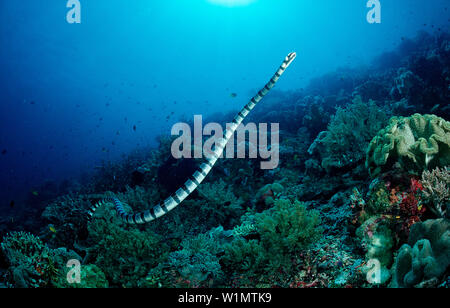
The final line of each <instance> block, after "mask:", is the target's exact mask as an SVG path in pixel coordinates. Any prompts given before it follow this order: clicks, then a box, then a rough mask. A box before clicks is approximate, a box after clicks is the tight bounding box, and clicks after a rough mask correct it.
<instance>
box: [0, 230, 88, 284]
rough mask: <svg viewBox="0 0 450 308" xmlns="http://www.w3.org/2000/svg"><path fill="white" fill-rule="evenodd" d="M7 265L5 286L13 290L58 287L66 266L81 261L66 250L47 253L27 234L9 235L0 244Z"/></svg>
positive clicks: (49, 250) (43, 244)
mask: <svg viewBox="0 0 450 308" xmlns="http://www.w3.org/2000/svg"><path fill="white" fill-rule="evenodd" d="M1 248H2V253H3V255H4V256H5V259H6V260H7V262H8V264H9V266H10V267H9V270H8V282H9V283H10V284H11V285H12V286H14V287H16V288H38V287H57V286H58V285H59V284H60V282H61V280H62V279H65V276H64V275H62V273H63V272H64V269H65V266H66V263H67V261H68V260H70V259H77V260H80V257H79V256H78V255H77V254H76V253H74V252H73V251H68V250H66V249H65V248H59V249H50V248H49V247H48V246H47V245H46V244H45V243H44V242H43V241H42V240H41V239H40V238H39V237H37V236H34V235H32V234H30V233H26V232H11V233H9V234H8V235H7V236H5V238H4V239H3V242H2V243H1Z"/></svg>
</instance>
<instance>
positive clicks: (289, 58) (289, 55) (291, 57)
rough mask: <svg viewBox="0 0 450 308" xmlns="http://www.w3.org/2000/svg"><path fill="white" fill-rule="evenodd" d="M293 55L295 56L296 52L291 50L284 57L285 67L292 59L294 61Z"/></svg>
mask: <svg viewBox="0 0 450 308" xmlns="http://www.w3.org/2000/svg"><path fill="white" fill-rule="evenodd" d="M295 57H297V53H295V52H291V53H290V54H288V55H287V57H286V60H285V61H286V62H287V63H286V68H287V67H288V66H289V65H290V64H291V63H292V61H294V59H295Z"/></svg>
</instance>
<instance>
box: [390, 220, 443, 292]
mask: <svg viewBox="0 0 450 308" xmlns="http://www.w3.org/2000/svg"><path fill="white" fill-rule="evenodd" d="M449 266H450V222H449V221H448V220H447V219H445V218H440V219H435V220H431V219H430V220H427V221H425V222H422V223H416V224H414V225H413V226H412V228H411V232H410V235H409V240H408V244H404V245H403V246H402V247H401V248H400V249H399V251H398V253H397V257H396V259H395V263H394V265H393V267H392V274H393V279H392V282H391V287H397V288H403V287H421V286H427V285H434V286H436V285H437V284H438V283H439V281H440V279H441V278H442V276H443V275H444V274H445V272H446V270H447V269H448V267H449Z"/></svg>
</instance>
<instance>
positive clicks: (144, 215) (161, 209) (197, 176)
mask: <svg viewBox="0 0 450 308" xmlns="http://www.w3.org/2000/svg"><path fill="white" fill-rule="evenodd" d="M295 57H296V53H295V52H292V53H290V54H289V55H288V56H287V57H286V58H285V59H284V61H283V63H282V64H281V66H280V67H279V69H278V70H277V71H276V73H275V74H274V75H273V77H272V78H271V79H270V81H269V82H268V83H267V84H266V85H265V86H264V88H262V89H261V90H260V91H259V92H258V93H257V94H256V95H255V96H254V97H253V98H252V99H251V100H250V102H249V103H248V104H247V105H245V106H244V108H242V110H241V111H240V112H239V113H238V114H237V115H236V117H235V118H234V120H233V122H232V123H231V125H230V126H229V127H228V128H227V130H226V131H225V133H224V138H222V139H221V141H220V142H218V143H217V144H216V147H215V150H214V152H213V153H212V155H211V156H210V157H209V158H207V159H206V161H205V162H204V163H203V164H202V165H201V166H200V168H199V169H198V170H197V171H196V172H195V173H194V174H193V175H192V177H191V178H190V179H188V180H187V181H186V183H184V185H183V187H180V188H179V189H178V190H177V191H176V192H175V193H174V194H173V195H172V196H170V197H169V198H167V199H166V200H165V201H164V202H163V203H161V204H157V205H155V206H153V207H152V208H151V209H149V210H146V211H144V212H141V213H136V214H127V213H126V212H125V209H124V207H123V204H122V202H121V201H120V200H119V199H117V198H116V197H114V196H109V197H106V198H104V199H103V200H101V201H100V202H98V203H96V204H95V205H94V206H93V207H92V208H91V209H90V211H89V212H88V215H89V218H92V217H93V215H94V213H95V210H96V209H97V208H98V207H99V206H101V205H103V204H105V203H109V202H111V203H113V204H114V206H115V208H116V211H117V214H118V215H119V216H120V218H121V219H122V220H123V221H124V222H126V223H129V224H143V223H147V222H150V221H152V220H155V219H156V218H159V217H161V216H163V215H164V214H166V213H168V212H169V211H171V210H173V209H174V208H176V207H177V206H178V205H179V204H180V203H181V202H183V200H184V199H186V198H187V197H188V196H189V195H190V194H191V193H192V192H193V191H194V190H195V189H196V188H197V187H198V186H199V185H200V183H201V182H202V181H203V179H204V178H205V177H206V176H207V175H208V173H209V172H210V171H211V169H212V167H213V166H214V164H215V163H216V161H217V159H218V158H219V157H220V156H221V155H222V152H223V150H224V149H225V146H226V144H227V143H228V140H230V138H231V137H232V136H233V135H234V132H235V130H236V128H237V127H238V126H239V125H240V124H241V123H242V121H243V120H244V119H245V117H246V116H247V115H248V114H249V113H250V111H252V109H253V108H254V107H255V106H256V104H258V103H259V102H260V101H261V100H262V98H263V97H264V96H265V95H266V94H267V93H269V91H270V90H271V89H272V88H273V86H274V85H275V84H276V83H277V81H278V79H279V78H280V77H281V75H283V73H284V71H285V70H286V69H287V67H288V66H289V65H290V64H291V63H292V61H294V59H295Z"/></svg>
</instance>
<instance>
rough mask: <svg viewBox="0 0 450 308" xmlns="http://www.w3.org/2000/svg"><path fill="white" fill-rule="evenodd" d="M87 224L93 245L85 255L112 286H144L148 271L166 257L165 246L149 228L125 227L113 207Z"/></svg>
mask: <svg viewBox="0 0 450 308" xmlns="http://www.w3.org/2000/svg"><path fill="white" fill-rule="evenodd" d="M96 216H100V217H101V219H100V218H94V219H93V221H92V222H91V223H90V224H89V225H88V231H89V241H90V242H91V243H92V246H91V247H90V248H89V249H88V251H87V253H88V256H89V261H91V260H90V259H92V261H93V262H90V263H94V264H96V265H97V266H98V267H100V268H101V270H102V271H103V272H104V273H105V275H106V277H107V278H108V280H109V281H110V282H111V283H112V285H116V286H124V287H136V286H141V285H143V284H144V283H145V278H146V276H147V273H148V270H149V269H150V268H152V267H155V266H157V265H158V263H159V262H161V261H162V260H164V259H165V257H166V256H167V254H168V249H169V247H168V243H166V242H163V241H162V238H161V236H159V235H157V234H155V233H154V232H152V231H151V230H149V229H148V228H146V229H140V227H139V226H135V225H127V224H125V223H124V222H122V220H121V219H120V218H119V217H118V216H117V215H116V213H115V209H114V207H113V205H112V204H107V205H105V206H104V207H103V208H99V209H98V210H97V212H96Z"/></svg>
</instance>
